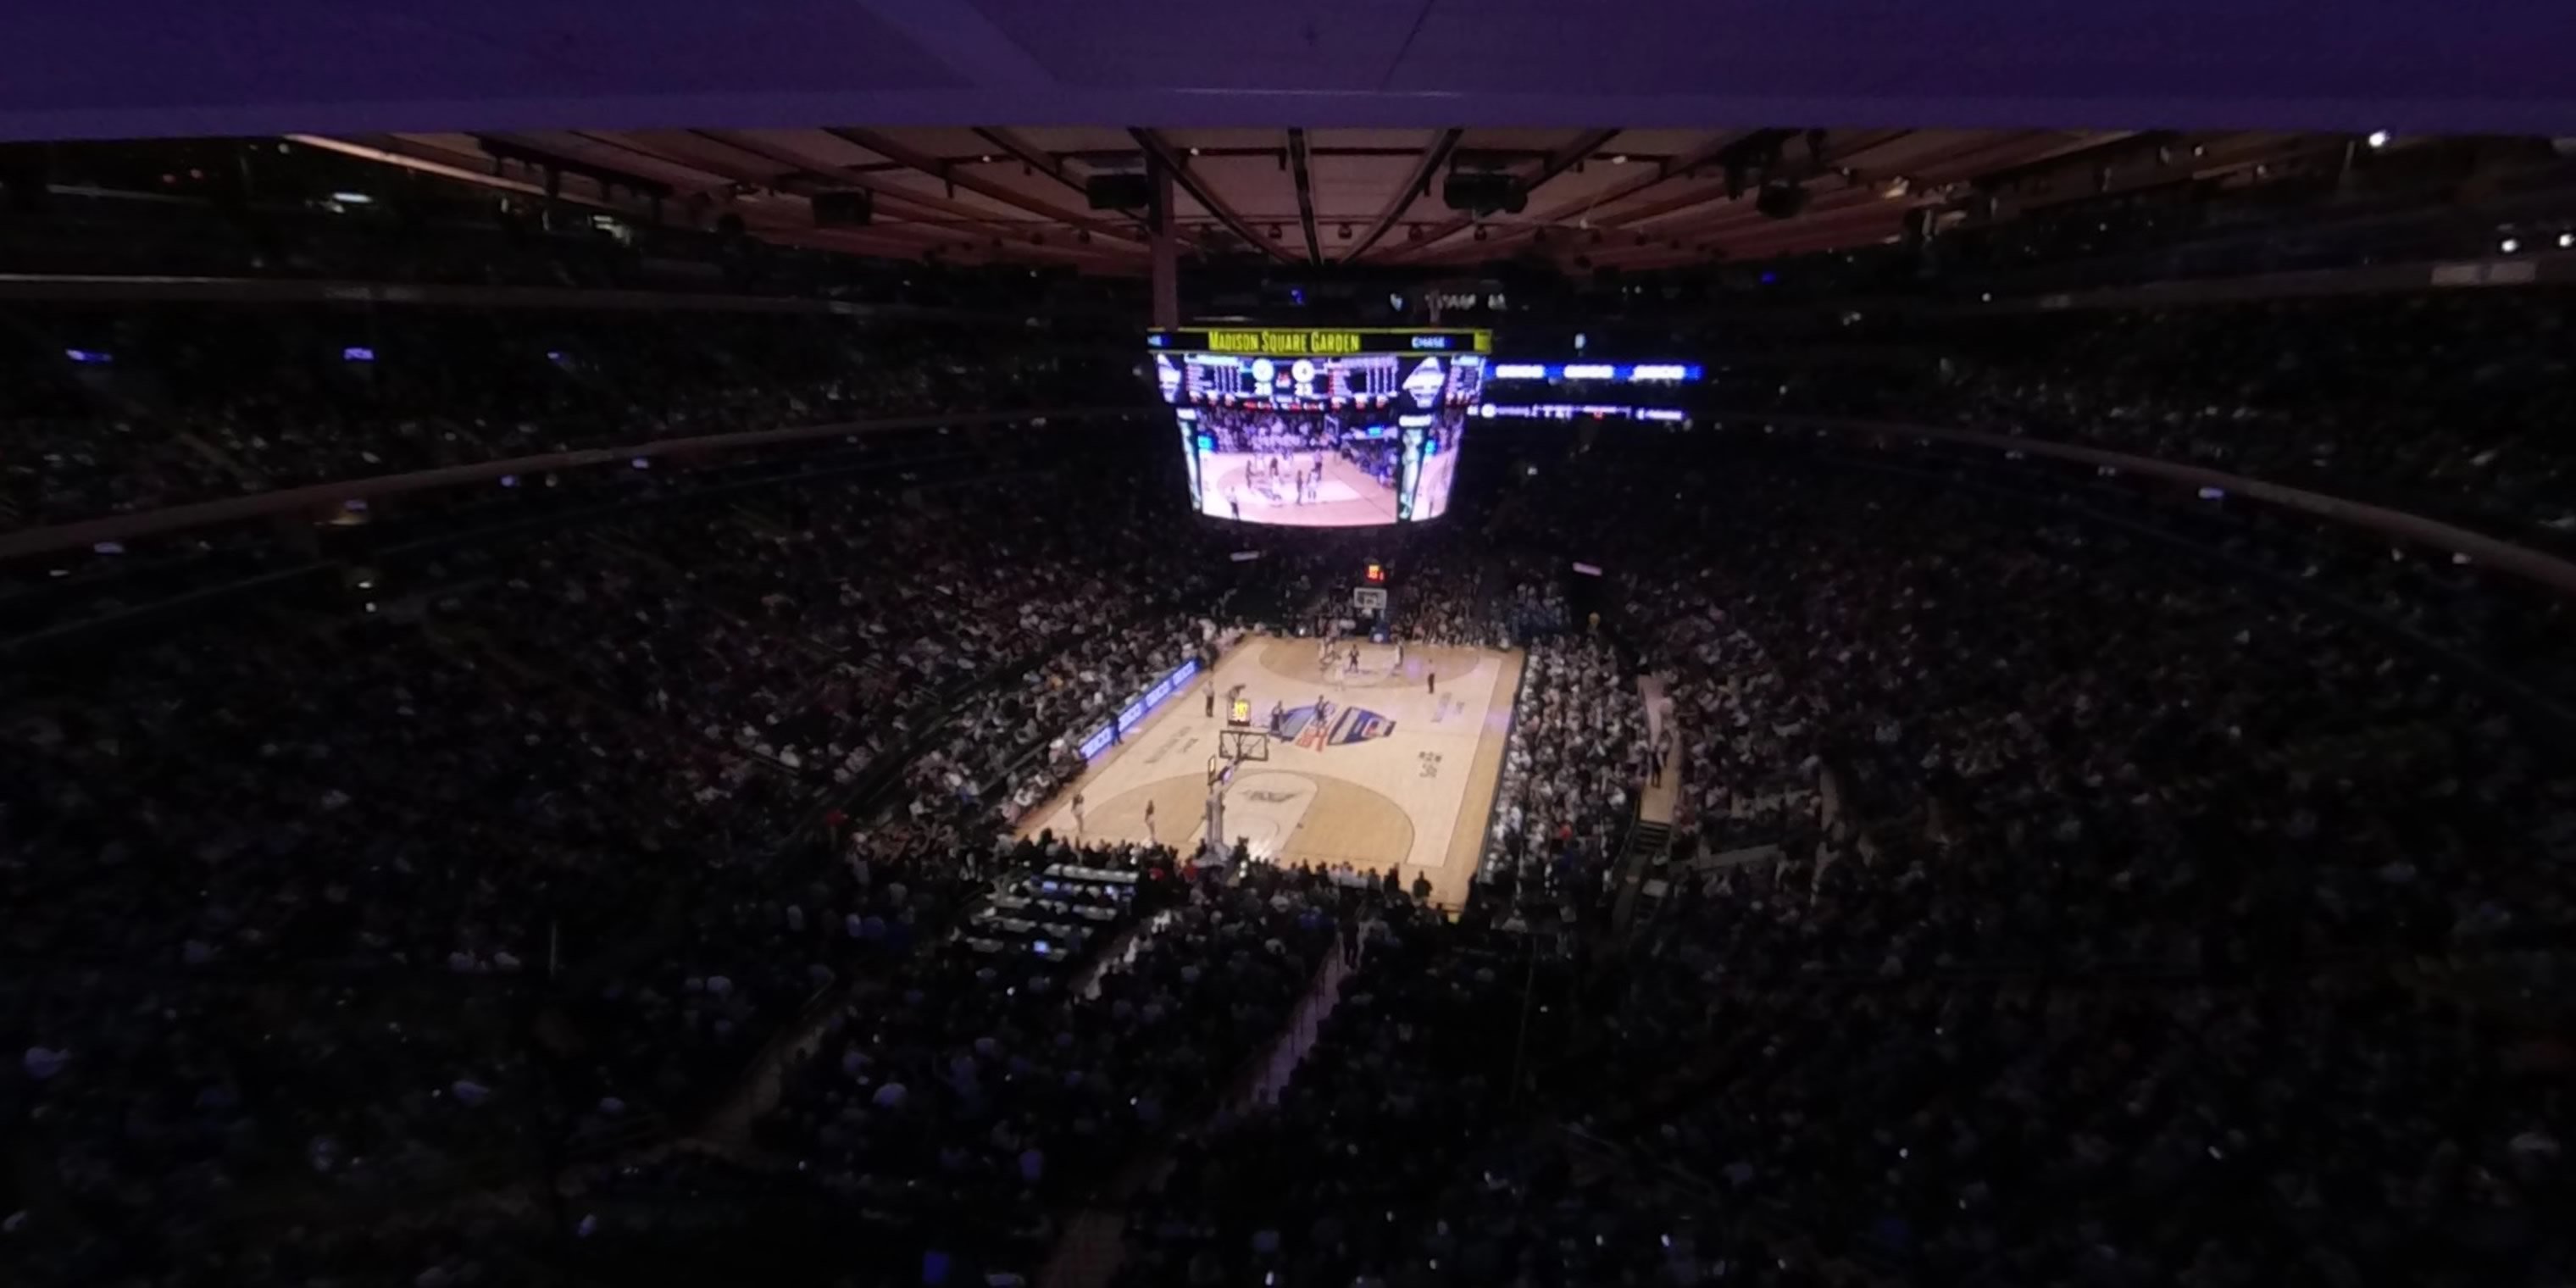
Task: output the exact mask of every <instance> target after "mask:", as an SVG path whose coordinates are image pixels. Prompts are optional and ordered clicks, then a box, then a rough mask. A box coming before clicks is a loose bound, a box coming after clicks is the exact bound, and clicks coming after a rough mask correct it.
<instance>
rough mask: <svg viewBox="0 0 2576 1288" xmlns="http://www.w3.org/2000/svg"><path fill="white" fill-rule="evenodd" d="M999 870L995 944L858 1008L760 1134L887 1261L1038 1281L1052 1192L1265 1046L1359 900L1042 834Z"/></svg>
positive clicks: (977, 932)
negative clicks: (842, 1206)
mask: <svg viewBox="0 0 2576 1288" xmlns="http://www.w3.org/2000/svg"><path fill="white" fill-rule="evenodd" d="M1012 868H1013V871H1014V872H1015V873H1023V874H1025V875H1024V876H1020V877H1018V878H1016V879H1014V880H1012V881H1008V882H1006V883H1005V887H1004V888H1005V891H1006V893H1005V895H1004V897H1003V898H1001V899H999V900H997V907H998V908H999V910H1000V911H1001V912H1003V913H1004V914H1005V915H1004V916H1003V917H1001V918H1000V919H999V926H1000V928H999V929H996V930H994V931H993V932H991V934H990V935H989V936H988V935H987V934H986V933H985V932H984V931H983V930H981V929H980V928H970V930H969V932H968V933H967V935H966V936H965V937H963V938H960V939H958V940H956V941H953V942H952V943H950V944H949V945H947V946H945V947H943V948H941V949H940V950H938V951H935V952H932V953H929V954H925V955H922V956H920V957H918V958H916V959H915V960H914V961H913V962H911V963H910V964H909V965H908V967H907V968H906V969H905V970H904V971H902V972H900V973H898V974H897V975H895V976H894V977H893V978H890V979H889V980H887V981H886V982H885V984H884V987H883V988H882V989H881V990H871V991H868V992H866V993H864V994H862V995H859V996H855V997H853V998H852V999H851V1000H850V1001H849V1002H847V1003H846V1004H845V1005H844V1006H843V1007H842V1008H841V1009H840V1010H839V1011H838V1012H837V1013H835V1014H834V1015H833V1016H832V1017H831V1018H830V1020H829V1022H828V1023H827V1024H826V1026H825V1029H824V1032H823V1034H822V1037H821V1040H820V1042H819V1045H818V1048H817V1051H816V1054H815V1055H814V1057H813V1058H812V1059H811V1060H809V1061H807V1062H806V1063H805V1064H803V1065H802V1066H801V1067H800V1068H798V1069H797V1070H795V1071H794V1072H793V1073H792V1074H791V1076H790V1078H789V1081H788V1086H787V1089H786V1093H785V1095H784V1097H783V1099H782V1100H781V1102H780V1105H779V1108H778V1110H777V1111H776V1113H775V1114H774V1115H772V1116H771V1117H770V1118H768V1119H767V1120H765V1121H764V1122H763V1123H761V1124H760V1125H759V1126H758V1127H757V1129H756V1139H758V1140H759V1141H761V1142H762V1143H763V1144H765V1145H768V1146H770V1147H771V1148H774V1149H777V1150H779V1151H781V1152H782V1153H783V1154H785V1155H788V1156H792V1157H794V1158H795V1159H796V1160H797V1161H798V1163H799V1165H800V1167H804V1168H806V1169H808V1170H810V1171H811V1172H812V1173H813V1174H814V1175H816V1176H817V1177H818V1178H819V1184H820V1185H821V1186H822V1187H823V1188H824V1189H825V1190H826V1191H827V1192H830V1193H833V1194H836V1195H840V1196H843V1197H844V1198H846V1199H847V1200H848V1201H849V1202H851V1203H852V1204H854V1205H855V1206H856V1208H857V1209H858V1211H859V1215H860V1228H861V1231H862V1232H863V1233H862V1237H867V1238H869V1239H871V1241H872V1242H877V1243H878V1246H880V1247H881V1248H891V1249H894V1250H896V1252H897V1257H898V1260H899V1261H904V1262H909V1261H912V1260H914V1259H916V1258H922V1257H927V1258H930V1259H932V1260H933V1261H934V1262H941V1261H963V1262H967V1263H968V1264H970V1265H973V1266H975V1267H976V1268H977V1269H978V1270H980V1271H981V1272H982V1273H984V1274H992V1273H997V1272H1007V1273H1016V1274H1020V1275H1024V1276H1025V1275H1031V1274H1033V1273H1034V1271H1035V1269H1036V1265H1037V1263H1038V1262H1040V1261H1042V1260H1043V1258H1044V1256H1045V1254H1046V1252H1047V1251H1048V1249H1049V1247H1050V1246H1051V1242H1052V1240H1051V1239H1049V1238H1048V1237H1046V1236H1047V1235H1048V1234H1051V1233H1052V1231H1051V1230H1050V1228H1049V1216H1050V1213H1051V1211H1052V1210H1054V1208H1055V1207H1056V1206H1057V1205H1060V1204H1061V1202H1062V1200H1063V1199H1064V1198H1065V1197H1066V1196H1068V1195H1078V1194H1080V1193H1082V1192H1083V1191H1084V1190H1085V1188H1086V1187H1088V1186H1090V1185H1093V1184H1096V1183H1098V1182H1100V1181H1101V1180H1103V1179H1104V1178H1106V1177H1107V1176H1109V1175H1110V1174H1111V1173H1113V1172H1114V1171H1115V1170H1116V1169H1118V1168H1119V1167H1120V1166H1122V1165H1123V1164H1125V1163H1128V1162H1133V1161H1135V1160H1136V1159H1138V1158H1139V1157H1141V1154H1140V1150H1142V1149H1143V1148H1145V1147H1147V1146H1149V1145H1151V1144H1153V1143H1156V1142H1158V1141H1159V1140H1160V1139H1161V1138H1162V1137H1163V1136H1164V1135H1165V1134H1166V1133H1168V1132H1169V1131H1171V1130H1172V1129H1173V1128H1174V1127H1175V1126H1176V1125H1178V1124H1180V1123H1182V1122H1186V1121H1188V1120H1189V1119H1190V1118H1192V1117H1194V1116H1195V1115H1197V1114H1200V1113H1203V1112H1205V1111H1206V1110H1207V1109H1208V1108H1210V1107H1211V1106H1212V1103H1213V1101H1212V1097H1213V1095H1214V1094H1215V1093H1216V1092H1217V1091H1218V1090H1220V1089H1222V1088H1225V1087H1227V1086H1228V1085H1230V1084H1232V1083H1235V1082H1237V1081H1239V1080H1241V1079H1242V1078H1243V1077H1245V1076H1246V1074H1247V1070H1248V1067H1249V1065H1250V1064H1251V1063H1252V1062H1253V1061H1254V1060H1255V1059H1256V1058H1257V1057H1260V1056H1262V1055H1264V1054H1266V1053H1267V1052H1268V1050H1269V1049H1270V1048H1271V1046H1272V1045H1273V1044H1274V1042H1275V1041H1276V1039H1277V1038H1278V1036H1279V1033H1280V1029H1281V1026H1282V1022H1283V1021H1284V1020H1285V1019H1286V1017H1287V1016H1288V1014H1289V1012H1290V1010H1291V1009H1292V1008H1294V1007H1295V1006H1296V1004H1297V1003H1298V1002H1299V1000H1300V999H1302V998H1303V997H1304V996H1305V995H1306V994H1307V992H1308V991H1309V989H1310V987H1311V985H1312V982H1313V980H1314V978H1315V976H1316V972H1317V969H1318V967H1319V966H1321V965H1322V963H1323V961H1324V958H1325V955H1326V954H1327V953H1329V952H1337V951H1339V948H1338V944H1339V941H1340V938H1341V934H1342V928H1341V920H1340V914H1341V910H1342V905H1343V903H1344V902H1345V901H1346V900H1355V899H1356V898H1357V897H1358V896H1357V894H1356V892H1355V888H1353V887H1345V886H1341V885H1337V884H1335V883H1333V882H1332V881H1330V880H1328V879H1326V878H1325V877H1324V876H1323V875H1322V874H1320V873H1316V872H1313V871H1309V870H1301V869H1288V868H1276V867H1270V866H1266V865H1252V866H1245V867H1241V868H1239V869H1236V870H1231V871H1224V870H1219V869H1212V868H1198V867H1195V866H1193V865H1189V864H1185V863H1183V862H1181V860H1180V859H1179V856H1177V855H1175V854H1173V853H1172V852H1171V851H1170V850H1168V849H1138V848H1135V847H1124V846H1120V847H1101V846H1094V847H1090V848H1087V849H1075V848H1073V847H1071V846H1068V845H1066V844H1065V843H1063V842H1060V841H1056V840H1053V839H1052V838H1048V839H1045V840H1043V841H1040V842H1033V843H1030V844H1027V845H1024V846H1023V847H1021V850H1020V852H1019V853H1017V854H1015V855H1014V856H1012ZM1122 878H1126V879H1128V880H1130V882H1131V884H1128V885H1126V886H1124V887H1121V886H1120V885H1118V884H1115V883H1116V882H1118V881H1119V880H1120V879H1122ZM1365 888H1366V889H1368V890H1370V891H1372V892H1373V891H1374V890H1375V887H1365ZM1122 889H1123V890H1124V891H1127V892H1131V893H1120V894H1115V895H1111V896H1107V897H1105V898H1101V897H1100V896H1091V897H1095V898H1100V900H1101V901H1100V902H1098V903H1091V904H1086V903H1083V902H1081V901H1082V900H1083V899H1084V898H1085V897H1086V896H1085V894H1084V893H1083V892H1084V891H1087V890H1088V891H1102V890H1105V891H1121V890H1122ZM1084 907H1105V908H1107V909H1114V910H1115V912H1114V915H1113V917H1112V918H1111V919H1104V920H1103V921H1102V922H1101V923H1100V924H1099V929H1098V930H1097V931H1096V932H1095V933H1092V934H1089V935H1087V936H1084V937H1082V938H1077V939H1073V940H1072V941H1071V942H1070V944H1068V940H1067V930H1066V928H1065V926H1064V925H1063V923H1064V922H1065V921H1067V920H1078V918H1079V910H1080V909H1082V908H1084ZM1050 922H1052V923H1053V924H1052V925H1050V924H1049V923H1050ZM1077 929H1079V927H1077ZM1015 932H1016V933H1015ZM962 1269H963V1267H961V1270H962Z"/></svg>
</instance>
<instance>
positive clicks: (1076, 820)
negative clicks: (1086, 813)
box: [1073, 792, 1082, 841]
mask: <svg viewBox="0 0 2576 1288" xmlns="http://www.w3.org/2000/svg"><path fill="white" fill-rule="evenodd" d="M1073 839H1074V840H1076V841H1080V840H1081V839H1082V793H1080V792H1075V793H1074V794H1073Z"/></svg>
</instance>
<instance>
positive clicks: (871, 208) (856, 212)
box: [811, 191, 876, 228]
mask: <svg viewBox="0 0 2576 1288" xmlns="http://www.w3.org/2000/svg"><path fill="white" fill-rule="evenodd" d="M811 200H812V201H813V203H814V226H815V227H817V228H863V227H866V226H867V225H868V224H869V223H870V222H871V221H873V220H874V219H875V218H876V199H875V197H874V196H873V195H872V194H870V193H868V192H865V191H859V192H818V193H815V194H814V196H813V197H812V199H811Z"/></svg>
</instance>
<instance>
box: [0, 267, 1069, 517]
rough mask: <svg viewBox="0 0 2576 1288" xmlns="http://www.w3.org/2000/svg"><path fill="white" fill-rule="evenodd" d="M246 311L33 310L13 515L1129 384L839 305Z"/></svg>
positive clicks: (1060, 396)
mask: <svg viewBox="0 0 2576 1288" xmlns="http://www.w3.org/2000/svg"><path fill="white" fill-rule="evenodd" d="M249 307H250V306H232V307H230V308H226V307H219V306H203V307H198V308H193V309H177V310H173V309H166V308H156V309H154V310H151V311H148V312H138V313H134V314H112V313H111V314H99V313H96V312H90V311H82V312H64V313H59V314H49V313H43V312H38V313H35V314H32V315H31V316H30V317H29V318H28V319H27V326H26V328H25V331H26V334H25V335H19V336H13V337H11V338H12V341H13V344H12V346H11V347H10V348H9V351H8V353H7V356H6V358H5V359H0V382H5V384H0V390H5V394H6V396H7V398H8V400H9V402H10V411H9V416H8V419H7V420H6V421H5V422H4V423H0V450H5V455H0V463H4V464H0V468H5V471H6V477H5V480H0V519H6V520H7V521H8V523H9V526H12V527H21V526H39V525H43V524H49V523H61V522H69V521H74V520H79V519H89V518H97V517H101V516H103V515H107V514H113V513H123V512H129V511H135V510H145V509H151V508H155V507H159V506H165V505H174V504H180V503H184V502H190V501H206V500H215V499H220V498H223V497H227V496H237V495H241V494H245V493H252V492H259V491H265V490H269V489H273V488H282V487H293V486H297V485H301V484H309V483H321V482H329V481H335V480H341V479H354V478H363V477H369V476H374V475H383V474H395V473H402V472H406V471H413V470H423V469H432V468H437V467H441V466H451V465H469V464H480V463H483V462H487V461H495V460H502V459H508V458H516V457H525V456H537V455H542V454H546V453H552V452H561V451H566V450H571V449H575V448H585V447H603V446H618V445H625V444H633V443H644V442H648V441H652V440H660V439H677V438H695V437H702V436H707V435H715V434H725V433H734V432H741V431H748V430H771V429H793V428H799V427H803V426H808V425H820V424H835V423H841V422H846V421H854V420H865V419H869V418H872V417H880V416H902V415H908V414H919V413H920V412H922V411H923V410H924V409H926V408H938V409H941V410H944V411H949V412H955V413H969V412H978V411H988V410H1007V409H1011V408H1021V407H1026V408H1046V407H1050V406H1054V407H1066V406H1077V405H1097V404H1100V403H1103V402H1110V401H1116V398H1115V396H1114V395H1113V394H1110V393H1109V392H1107V390H1106V388H1105V386H1106V385H1108V384H1111V383H1115V381H1116V379H1117V372H1118V370H1119V368H1118V365H1117V364H1116V363H1115V362H1114V361H1109V362H1105V363H1104V362H1100V361H1096V360H1094V359H1093V358H1089V357H1085V356H1082V355H1080V354H1077V353H1055V352H1040V353H1027V352H1010V353H1008V354H1007V355H1004V354H1002V353H998V352H996V350H995V349H994V342H993V339H992V335H991V332H990V329H989V328H986V329H983V330H981V331H979V330H977V329H975V328H969V327H965V326H962V325H951V326H937V325H928V324H913V325H908V326H902V327H896V326H892V325H888V324H870V323H865V322H861V321H858V320H855V319H850V318H843V317H838V316H833V315H828V314H775V313H729V312H706V313H697V314H654V313H622V312H621V313H584V312H580V311H563V310H544V309H526V310H497V311H484V312H475V313H446V312H434V311H423V310H404V309H390V308H388V309H383V310H379V311H375V312H365V313H347V312H335V311H326V310H310V311H308V310H300V309H294V308H288V307H283V306H273V307H269V308H265V309H262V310H261V311H259V312H256V313H251V312H247V311H246V310H247V309H248V308H249ZM28 336H42V337H45V339H46V341H47V342H48V343H47V344H46V345H45V346H44V347H36V345H35V343H34V342H33V341H31V340H30V339H28V338H27V337H28ZM1104 371H1105V372H1106V373H1108V374H1107V375H1106V376H1104V375H1103V374H1102V373H1103V372H1104Z"/></svg>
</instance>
